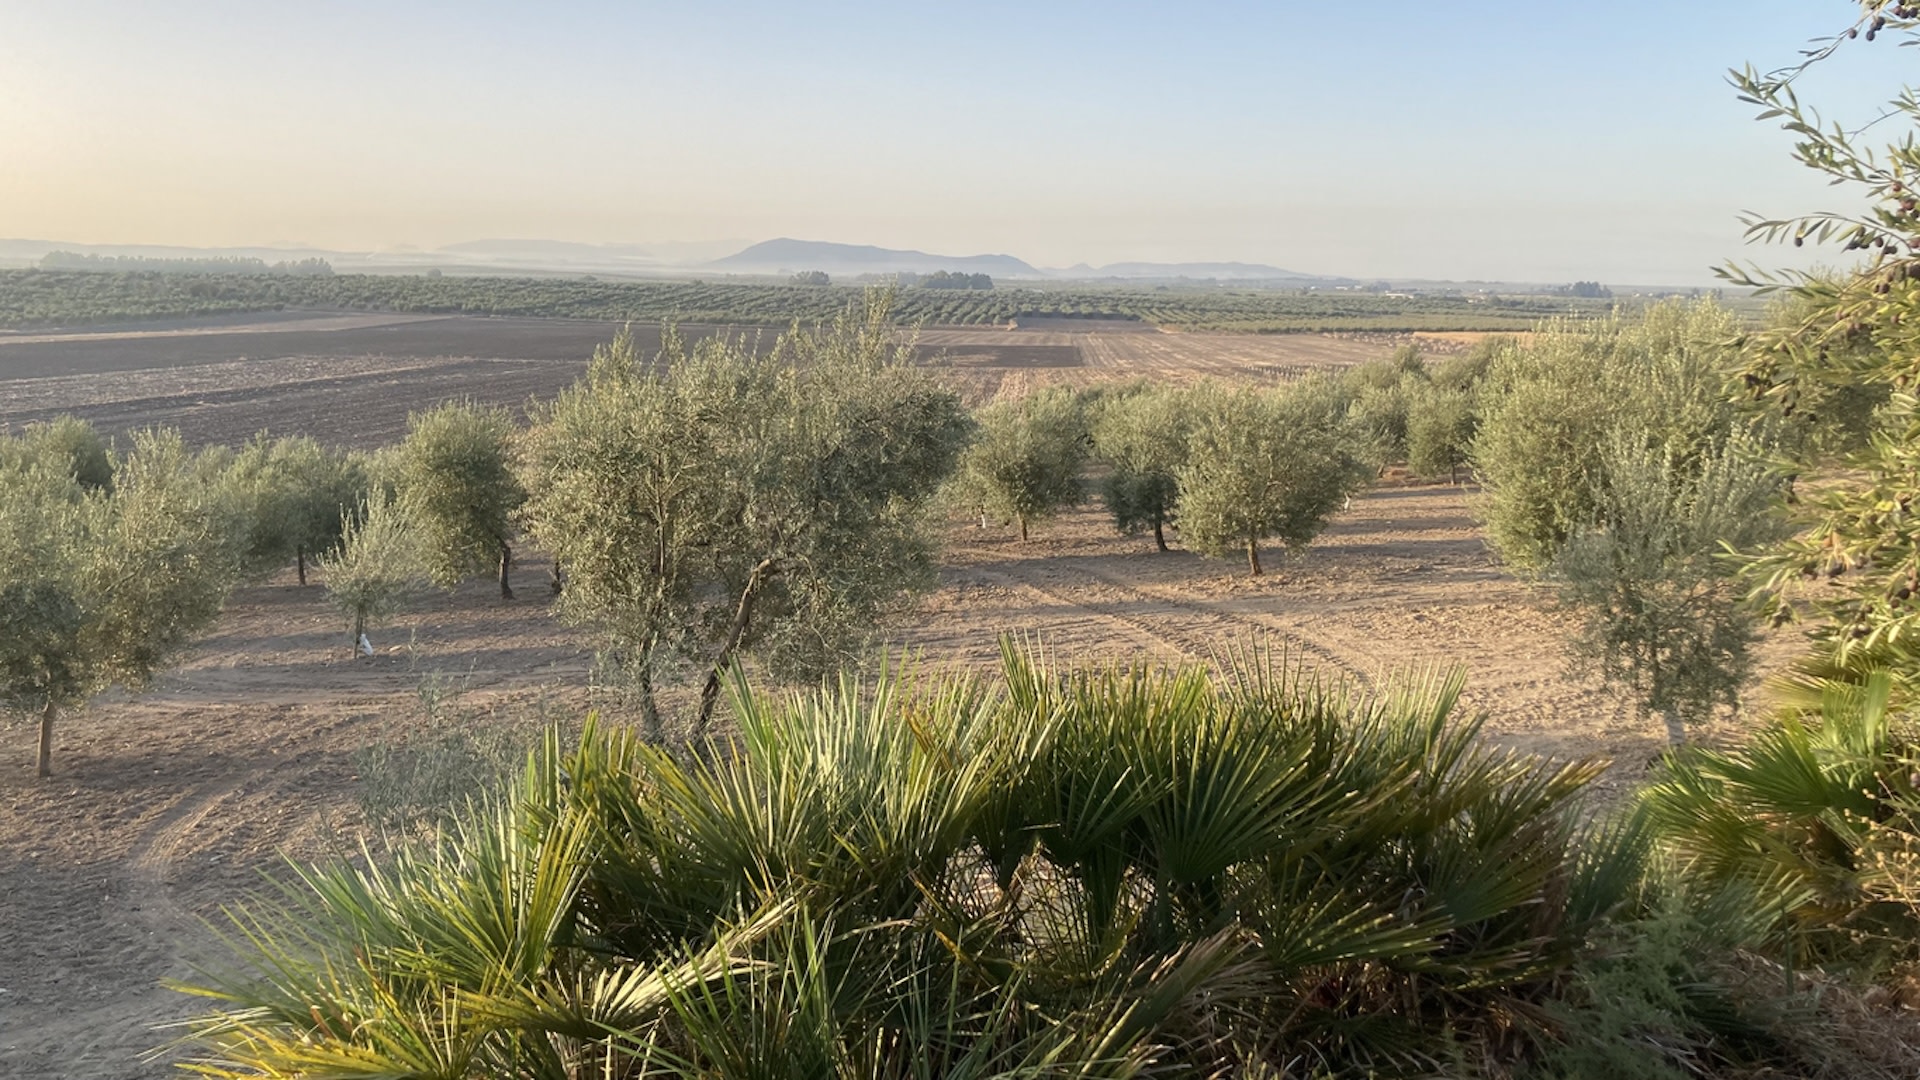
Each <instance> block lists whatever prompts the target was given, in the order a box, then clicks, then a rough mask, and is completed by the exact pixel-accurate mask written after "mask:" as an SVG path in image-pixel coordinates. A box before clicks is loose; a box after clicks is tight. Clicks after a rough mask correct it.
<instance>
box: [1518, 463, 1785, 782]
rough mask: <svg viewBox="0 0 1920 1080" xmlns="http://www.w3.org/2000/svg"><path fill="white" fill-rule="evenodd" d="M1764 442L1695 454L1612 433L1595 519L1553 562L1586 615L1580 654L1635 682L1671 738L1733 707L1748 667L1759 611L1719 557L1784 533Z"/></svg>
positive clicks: (1603, 671)
mask: <svg viewBox="0 0 1920 1080" xmlns="http://www.w3.org/2000/svg"><path fill="white" fill-rule="evenodd" d="M1769 449H1770V448H1767V447H1762V446H1759V445H1756V444H1753V443H1750V442H1748V441H1747V440H1745V439H1743V438H1734V439H1730V440H1729V441H1728V442H1726V443H1725V444H1723V445H1721V446H1719V447H1716V448H1714V449H1712V450H1709V451H1707V452H1705V453H1702V452H1700V451H1699V450H1698V448H1697V447H1693V446H1688V445H1676V444H1675V443H1672V442H1657V441H1655V440H1652V439H1650V438H1648V437H1647V435H1646V434H1645V433H1644V432H1640V431H1633V430H1623V431H1620V432H1616V433H1615V434H1614V435H1612V436H1611V437H1610V438H1609V439H1608V441H1607V443H1606V445H1605V446H1603V447H1602V448H1601V460H1602V464H1603V466H1604V475H1605V477H1606V481H1605V483H1604V484H1603V485H1601V486H1600V487H1599V489H1598V490H1597V491H1596V492H1595V494H1594V503H1595V517H1594V519H1593V520H1592V521H1591V522H1590V523H1589V524H1588V525H1587V526H1585V527H1584V528H1581V529H1579V530H1577V531H1575V532H1574V533H1573V535H1572V536H1570V537H1569V538H1568V540H1567V542H1566V544H1565V545H1563V546H1562V547H1561V549H1560V551H1559V552H1558V554H1557V555H1556V556H1555V559H1554V563H1553V565H1552V568H1551V573H1552V576H1553V578H1554V579H1555V580H1556V582H1557V583H1558V586H1559V592H1560V596H1561V599H1562V600H1563V601H1564V602H1565V603H1567V604H1568V605H1570V606H1571V607H1572V608H1574V610H1575V611H1576V612H1577V613H1578V614H1579V615H1580V617H1581V618H1582V620H1583V622H1582V627H1581V629H1580V632H1579V634H1578V636H1577V637H1576V638H1575V640H1574V646H1573V651H1574V656H1575V658H1576V660H1577V661H1579V662H1580V663H1581V664H1582V666H1586V667H1590V668H1592V669H1594V670H1597V671H1598V672H1599V673H1600V675H1601V676H1602V677H1604V678H1605V679H1607V680H1608V681H1609V682H1614V683H1618V684H1622V685H1625V686H1627V687H1629V688H1631V689H1632V690H1633V691H1634V692H1635V693H1636V694H1637V696H1638V699H1639V702H1640V705H1641V707H1642V709H1643V711H1644V712H1646V713H1650V714H1654V715H1658V716H1660V717H1661V718H1662V719H1663V720H1664V721H1665V723H1666V729H1667V738H1668V740H1669V741H1670V742H1672V743H1674V744H1676V745H1678V744H1679V743H1682V742H1684V741H1685V740H1686V731H1687V725H1688V724H1689V723H1691V722H1695V721H1698V720H1701V719H1704V718H1705V717H1706V716H1707V715H1708V714H1709V713H1710V712H1711V710H1712V709H1713V707H1714V706H1715V705H1716V704H1719V703H1722V702H1724V703H1726V704H1729V705H1732V704H1736V703H1737V702H1738V698H1739V691H1740V687H1741V685H1742V684H1743V683H1744V682H1745V680H1746V677H1747V675H1748V673H1749V671H1750V670H1751V666H1752V665H1751V656H1750V647H1751V645H1752V643H1753V641H1754V637H1755V618H1754V615H1753V613H1752V611H1751V609H1750V608H1749V606H1748V605H1747V604H1746V603H1745V602H1744V600H1745V598H1744V597H1743V596H1742V595H1741V591H1740V590H1739V589H1737V588H1736V587H1735V584H1734V582H1733V581H1732V580H1731V579H1732V577H1733V574H1734V571H1735V569H1736V568H1735V566H1734V564H1733V563H1731V562H1730V561H1729V560H1728V559H1727V558H1726V557H1725V556H1726V552H1727V551H1728V550H1729V549H1732V550H1735V551H1752V550H1754V549H1756V548H1757V547H1759V546H1761V545H1764V544H1767V543H1770V542H1772V541H1774V540H1776V539H1778V537H1779V535H1780V524H1779V522H1780V519H1779V516H1778V515H1777V514H1776V513H1774V511H1773V505H1772V504H1773V501H1774V499H1775V497H1776V496H1777V494H1778V493H1779V491H1780V489H1781V482H1780V474H1779V472H1778V471H1777V470H1776V469H1775V468H1773V467H1771V466H1770V465H1769V464H1768V452H1767V451H1768V450H1769Z"/></svg>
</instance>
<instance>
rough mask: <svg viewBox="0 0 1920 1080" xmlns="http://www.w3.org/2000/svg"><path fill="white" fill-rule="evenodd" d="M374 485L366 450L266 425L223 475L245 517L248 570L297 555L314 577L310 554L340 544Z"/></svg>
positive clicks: (300, 567)
mask: <svg viewBox="0 0 1920 1080" xmlns="http://www.w3.org/2000/svg"><path fill="white" fill-rule="evenodd" d="M370 485H371V480H370V478H369V475H368V469H367V464H366V461H365V460H364V459H363V458H362V457H360V456H359V455H357V454H351V453H346V452H343V451H339V450H334V449H330V448H328V447H323V446H321V445H320V444H319V443H318V442H315V441H314V440H313V439H310V438H307V437H305V436H297V437H292V438H282V439H273V438H270V437H268V436H267V435H266V434H265V433H264V432H263V433H261V434H259V435H257V436H255V437H254V438H253V439H252V440H251V441H249V442H248V443H247V444H246V445H245V446H243V447H241V448H240V450H239V452H238V453H236V454H235V455H234V456H233V460H232V462H231V464H229V465H228V467H227V470H226V473H225V475H224V476H222V477H221V480H220V487H221V490H222V492H223V494H224V495H225V497H226V498H227V499H228V500H229V501H230V503H231V505H232V506H233V507H234V512H235V513H236V515H237V516H238V517H240V518H241V519H242V520H243V521H244V522H245V535H244V537H243V540H242V547H243V550H244V552H245V557H244V565H245V566H246V568H247V570H248V572H249V573H251V574H264V573H268V572H270V571H272V570H275V569H277V568H279V567H282V566H285V565H286V563H287V561H288V560H289V559H291V560H293V563H294V567H295V572H296V574H297V575H298V580H299V582H300V584H301V585H305V584H306V583H307V563H308V560H310V559H313V558H317V557H319V556H322V555H325V554H326V553H328V552H331V551H333V550H335V549H336V548H337V547H338V546H339V544H340V540H341V536H342V534H343V532H344V530H345V528H346V523H347V519H348V518H349V517H350V516H351V515H352V514H353V512H354V510H355V508H356V507H358V506H359V505H360V504H361V503H363V502H364V501H365V500H366V498H367V495H368V492H369V490H370Z"/></svg>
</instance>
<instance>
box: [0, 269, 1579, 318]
mask: <svg viewBox="0 0 1920 1080" xmlns="http://www.w3.org/2000/svg"><path fill="white" fill-rule="evenodd" d="M859 292H860V290H858V289H856V288H850V287H840V286H830V287H805V286H790V285H768V284H748V283H738V282H670V281H595V280H588V279H559V278H499V277H437V278H435V277H425V276H414V275H371V274H341V275H337V276H325V277H280V276H262V275H207V274H194V275H188V274H159V273H85V272H67V271H46V270H7V271H0V328H13V329H26V328H46V327H75V326H91V325H100V324H103V323H112V322H124V321H133V320H146V319H159V318H169V317H182V316H209V315H221V314H231V313H239V312H264V311H283V310H302V311H330V312H338V311H390V312H406V313H416V314H443V315H454V314H462V315H503V316H525V317H540V318H570V319H588V320H599V321H617V322H624V321H633V322H648V323H657V322H684V323H720V324H729V325H752V326H770V327H782V326H786V325H787V324H789V323H791V322H793V321H795V320H799V321H801V322H816V321H819V320H823V319H830V318H832V317H833V316H835V315H837V314H838V313H840V312H841V311H843V310H845V309H846V307H847V305H848V304H849V303H852V302H854V301H856V300H857V299H858V297H859ZM1605 307H1606V305H1605V303H1604V302H1597V301H1578V300H1571V299H1568V298H1564V297H1547V296H1513V297H1479V296H1476V297H1466V296H1439V295H1436V296H1425V295H1421V296H1396V295H1387V294H1383V293H1365V292H1328V291H1318V290H1316V291H1287V290H1277V289H1231V288H1219V287H1211V286H1201V285H1195V286H1192V287H1159V288H1151V289H1149V288H1106V289H1087V288H1080V289H1043V288H1032V287H1017V286H1004V287H1000V288H995V289H991V290H986V291H969V290H946V289H924V288H912V289H903V290H901V291H900V293H899V295H898V298H897V303H896V307H895V316H896V317H897V318H898V320H899V321H900V322H901V323H902V324H903V325H914V324H918V325H926V326H988V325H1000V326H1005V325H1008V324H1010V323H1019V324H1022V325H1031V324H1034V323H1035V321H1036V320H1037V321H1039V322H1041V323H1046V324H1051V323H1053V322H1057V321H1074V320H1096V321H1100V320H1105V321H1114V320H1120V321H1129V322H1137V323H1144V324H1147V325H1151V326H1157V327H1165V328H1171V329H1185V330H1233V331H1248V332H1316V331H1329V330H1384V331H1398V332H1414V331H1455V330H1524V329H1526V328H1528V327H1529V326H1531V325H1533V323H1534V322H1536V321H1537V320H1539V319H1541V318H1544V317H1547V316H1550V315H1555V314H1563V313H1565V312H1567V311H1569V310H1582V311H1589V310H1603V309H1604V308H1605Z"/></svg>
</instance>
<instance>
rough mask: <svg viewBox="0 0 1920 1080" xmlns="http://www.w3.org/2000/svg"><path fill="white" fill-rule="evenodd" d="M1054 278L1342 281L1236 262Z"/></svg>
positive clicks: (1086, 269)
mask: <svg viewBox="0 0 1920 1080" xmlns="http://www.w3.org/2000/svg"><path fill="white" fill-rule="evenodd" d="M1053 273H1054V276H1056V277H1068V278H1088V279H1091V278H1123V279H1126V280H1169V281H1170V280H1178V279H1180V278H1188V279H1192V280H1199V281H1302V282H1337V281H1346V280H1347V279H1346V278H1330V277H1324V276H1322V275H1319V274H1302V273H1300V272H1298V271H1295V270H1282V269H1280V268H1279V267H1277V266H1265V265H1262V264H1259V263H1240V262H1217V263H1216V262H1192V263H1154V262H1121V263H1110V264H1108V265H1106V266H1101V267H1092V266H1088V265H1087V264H1085V263H1081V264H1080V265H1079V266H1075V267H1073V268H1071V269H1068V270H1056V271H1054V272H1053Z"/></svg>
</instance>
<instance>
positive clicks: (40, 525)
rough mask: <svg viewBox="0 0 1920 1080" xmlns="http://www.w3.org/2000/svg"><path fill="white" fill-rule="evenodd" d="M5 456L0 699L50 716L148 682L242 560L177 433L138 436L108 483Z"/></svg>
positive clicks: (49, 737)
mask: <svg viewBox="0 0 1920 1080" xmlns="http://www.w3.org/2000/svg"><path fill="white" fill-rule="evenodd" d="M8 457H9V458H10V459H11V460H10V462H9V463H8V464H7V465H5V466H4V467H0V702H3V703H4V704H5V705H6V707H8V708H9V709H11V710H14V711H18V712H29V713H35V714H37V715H38V716H39V720H40V738H39V751H38V755H37V769H38V772H39V774H40V775H41V776H47V775H50V774H51V772H52V761H53V733H54V725H55V722H56V720H57V719H58V718H59V716H60V714H61V713H62V712H63V711H66V710H70V709H73V708H75V707H78V706H80V705H82V704H84V703H85V702H86V701H87V700H88V699H89V698H91V697H93V696H94V695H95V694H97V693H99V692H100V691H102V690H104V689H106V688H108V687H110V686H122V687H126V688H128V689H133V690H137V689H140V688H142V687H144V686H146V685H147V684H148V683H149V682H150V681H151V680H152V679H153V677H154V676H155V674H157V673H158V672H159V671H160V670H161V669H162V668H163V667H165V666H166V664H167V663H168V662H169V661H171V660H172V658H173V657H174V656H175V655H176V654H177V653H178V652H179V650H180V649H182V648H183V647H184V646H185V645H186V644H187V643H188V642H189V641H191V639H192V638H193V636H194V635H195V634H197V633H198V632H199V631H200V630H202V629H203V628H205V627H206V626H207V625H209V624H210V623H211V622H212V621H213V619H214V618H215V617H216V616H217V615H218V614H219V612H220V606H221V604H222V603H223V602H224V600H225V597H226V594H227V590H228V588H229V586H230V585H231V582H232V578H233V574H234V572H235V566H234V565H233V563H232V561H231V560H230V559H229V558H228V555H229V553H230V551H231V548H230V547H229V545H228V544H227V543H226V541H225V539H224V537H223V535H222V528H223V525H224V522H223V521H222V520H221V517H220V514H219V513H218V511H217V506H218V503H217V500H215V499H214V498H213V497H212V495H211V494H210V493H209V492H208V491H207V489H206V488H205V486H204V485H202V484H200V483H198V482H197V480H196V478H195V477H194V475H193V460H192V457H191V455H189V454H188V453H187V452H186V450H185V448H184V447H183V445H182V444H181V441H180V438H179V436H178V435H177V434H174V433H171V432H147V433H141V434H138V435H136V436H134V438H133V440H132V446H131V449H130V450H129V451H128V453H127V455H126V456H125V457H124V458H123V459H122V460H120V461H119V462H117V464H116V467H115V469H114V470H113V476H114V482H113V486H112V489H111V491H109V490H106V489H104V488H97V487H96V488H89V487H87V486H84V485H83V484H82V483H81V482H80V481H79V479H77V477H76V476H75V474H74V472H73V471H72V470H71V469H70V468H68V467H65V466H63V465H61V464H59V463H56V462H53V461H50V460H48V459H46V458H40V459H38V460H36V459H34V457H33V456H32V455H20V456H18V457H14V456H13V455H8Z"/></svg>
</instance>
